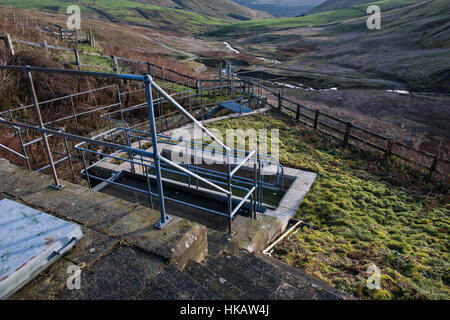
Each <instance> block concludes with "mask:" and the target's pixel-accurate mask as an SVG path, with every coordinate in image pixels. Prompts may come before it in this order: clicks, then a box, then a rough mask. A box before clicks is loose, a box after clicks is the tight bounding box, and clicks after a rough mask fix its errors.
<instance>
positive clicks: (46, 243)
mask: <svg viewBox="0 0 450 320" xmlns="http://www.w3.org/2000/svg"><path fill="white" fill-rule="evenodd" d="M82 236H83V233H82V231H81V228H80V227H79V226H77V225H74V224H71V223H68V222H66V221H63V220H61V219H58V218H55V217H53V216H50V215H48V214H46V213H43V212H40V211H37V210H35V209H32V208H29V207H27V206H24V205H22V204H20V203H17V202H15V201H11V200H8V199H3V200H1V201H0V299H5V298H7V297H9V296H10V295H11V294H13V293H14V292H16V291H17V290H19V289H20V288H21V287H23V286H24V285H25V284H26V283H28V282H29V281H30V280H31V279H33V278H34V277H35V276H36V275H37V274H39V272H41V271H42V270H44V269H46V268H47V267H48V266H49V265H51V264H52V263H53V262H55V261H56V260H57V259H58V257H59V256H60V255H62V254H64V253H65V252H67V251H68V250H70V249H71V248H72V247H73V245H74V244H75V243H76V242H77V241H78V240H79V239H81V237H82Z"/></svg>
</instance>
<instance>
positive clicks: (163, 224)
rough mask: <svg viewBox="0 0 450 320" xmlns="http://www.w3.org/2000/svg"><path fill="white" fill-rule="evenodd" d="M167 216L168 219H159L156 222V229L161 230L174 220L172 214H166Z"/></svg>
mask: <svg viewBox="0 0 450 320" xmlns="http://www.w3.org/2000/svg"><path fill="white" fill-rule="evenodd" d="M165 218H166V221H162V220H159V221H158V223H157V224H155V228H156V229H159V230H162V229H164V228H165V227H166V226H167V225H168V224H169V223H170V222H171V221H172V220H173V217H171V216H167V215H166V217H165Z"/></svg>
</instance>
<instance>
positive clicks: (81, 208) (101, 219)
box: [52, 190, 136, 231]
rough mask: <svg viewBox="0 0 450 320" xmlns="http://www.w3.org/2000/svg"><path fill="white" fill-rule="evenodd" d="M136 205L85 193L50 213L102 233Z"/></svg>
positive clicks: (89, 191) (93, 192) (95, 193)
mask: <svg viewBox="0 0 450 320" xmlns="http://www.w3.org/2000/svg"><path fill="white" fill-rule="evenodd" d="M134 208H136V204H132V203H130V202H127V201H124V200H120V199H117V198H114V197H111V196H108V195H105V194H103V193H100V192H95V191H92V190H86V192H84V193H82V194H80V195H78V196H76V197H75V198H72V199H71V200H70V201H65V202H63V203H61V204H60V205H58V206H56V208H54V209H53V210H52V211H53V212H54V213H55V214H56V215H58V216H61V217H65V218H67V219H70V220H72V221H76V222H78V223H80V224H83V225H85V226H87V227H91V228H93V229H94V230H96V231H103V230H104V229H106V228H108V227H110V226H112V225H113V224H114V223H116V222H117V221H119V220H120V218H122V217H123V216H125V215H126V214H127V213H128V212H130V211H131V210H133V209H134Z"/></svg>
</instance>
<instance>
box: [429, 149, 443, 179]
mask: <svg viewBox="0 0 450 320" xmlns="http://www.w3.org/2000/svg"><path fill="white" fill-rule="evenodd" d="M439 157H440V152H439V151H438V152H437V153H436V156H435V157H434V160H433V164H432V165H431V167H430V173H429V175H428V178H429V179H431V178H432V177H433V173H435V172H436V170H437V167H438V164H439Z"/></svg>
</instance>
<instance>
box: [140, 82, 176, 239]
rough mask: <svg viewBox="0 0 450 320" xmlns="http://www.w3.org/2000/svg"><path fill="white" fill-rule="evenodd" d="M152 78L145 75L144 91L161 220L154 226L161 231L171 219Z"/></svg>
mask: <svg viewBox="0 0 450 320" xmlns="http://www.w3.org/2000/svg"><path fill="white" fill-rule="evenodd" d="M151 84H152V78H151V76H149V75H147V76H146V77H145V91H146V95H147V106H148V117H149V120H150V133H151V135H152V144H153V161H154V162H155V170H156V180H157V185H158V194H159V210H160V212H161V220H160V221H159V222H158V223H157V224H156V225H155V228H157V229H160V230H161V229H163V228H164V227H165V226H166V225H167V224H168V223H169V222H170V221H171V220H172V218H171V217H169V216H167V215H166V207H165V203H164V190H163V184H162V177H161V160H160V157H161V156H160V154H159V151H158V138H157V135H156V124H155V111H154V109H153V97H152V85H151Z"/></svg>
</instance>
